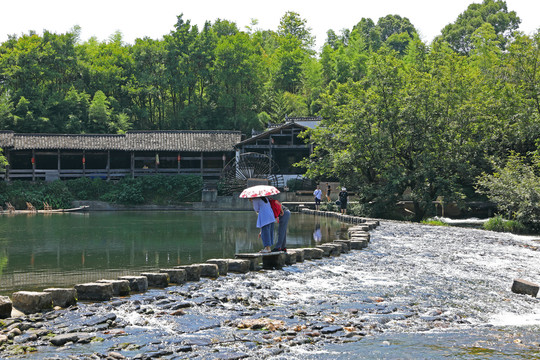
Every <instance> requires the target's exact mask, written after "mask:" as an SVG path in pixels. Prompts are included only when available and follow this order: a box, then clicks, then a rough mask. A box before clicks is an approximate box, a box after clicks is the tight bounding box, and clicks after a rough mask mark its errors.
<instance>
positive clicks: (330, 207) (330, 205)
mask: <svg viewBox="0 0 540 360" xmlns="http://www.w3.org/2000/svg"><path fill="white" fill-rule="evenodd" d="M319 210H321V211H336V212H339V206H337V205H336V204H335V203H334V202H323V203H321V206H320V207H319Z"/></svg>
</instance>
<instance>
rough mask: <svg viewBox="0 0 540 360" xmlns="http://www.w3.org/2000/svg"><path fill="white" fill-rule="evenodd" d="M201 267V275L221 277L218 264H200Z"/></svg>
mask: <svg viewBox="0 0 540 360" xmlns="http://www.w3.org/2000/svg"><path fill="white" fill-rule="evenodd" d="M199 266H200V267H201V276H202V277H207V278H213V279H215V278H218V277H219V268H218V266H217V265H216V264H208V263H206V264H199Z"/></svg>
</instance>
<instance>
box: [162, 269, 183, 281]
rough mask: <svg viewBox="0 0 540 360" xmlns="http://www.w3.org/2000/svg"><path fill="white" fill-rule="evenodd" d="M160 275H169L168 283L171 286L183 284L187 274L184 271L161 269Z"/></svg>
mask: <svg viewBox="0 0 540 360" xmlns="http://www.w3.org/2000/svg"><path fill="white" fill-rule="evenodd" d="M159 272H160V273H165V274H167V275H169V281H170V282H171V283H173V284H185V283H186V278H187V272H186V270H184V269H161V270H159Z"/></svg>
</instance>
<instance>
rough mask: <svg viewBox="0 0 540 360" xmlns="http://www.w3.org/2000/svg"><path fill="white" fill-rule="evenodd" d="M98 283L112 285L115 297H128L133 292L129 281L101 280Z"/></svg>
mask: <svg viewBox="0 0 540 360" xmlns="http://www.w3.org/2000/svg"><path fill="white" fill-rule="evenodd" d="M96 282H97V283H106V284H111V285H112V287H113V295H114V296H127V295H129V292H130V291H131V288H130V286H129V281H127V280H108V279H101V280H98V281H96Z"/></svg>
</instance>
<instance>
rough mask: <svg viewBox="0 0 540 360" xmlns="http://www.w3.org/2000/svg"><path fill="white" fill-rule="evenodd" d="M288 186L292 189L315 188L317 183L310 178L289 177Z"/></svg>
mask: <svg viewBox="0 0 540 360" xmlns="http://www.w3.org/2000/svg"><path fill="white" fill-rule="evenodd" d="M287 187H288V188H289V190H290V191H297V190H313V188H314V187H315V185H314V182H313V181H312V180H310V179H289V180H287Z"/></svg>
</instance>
